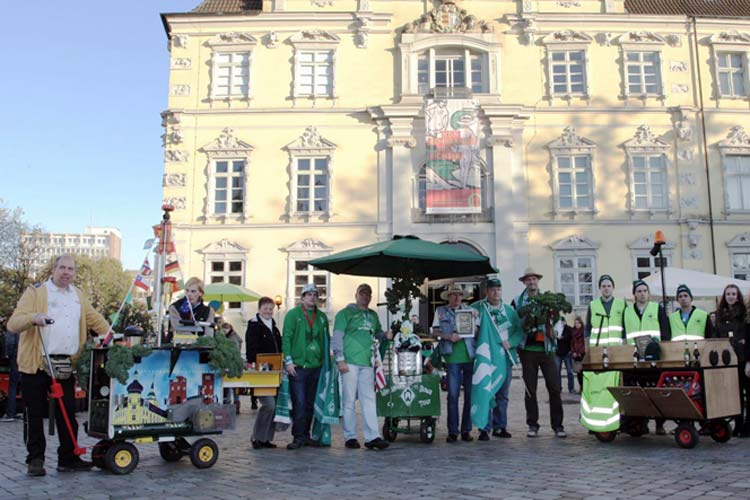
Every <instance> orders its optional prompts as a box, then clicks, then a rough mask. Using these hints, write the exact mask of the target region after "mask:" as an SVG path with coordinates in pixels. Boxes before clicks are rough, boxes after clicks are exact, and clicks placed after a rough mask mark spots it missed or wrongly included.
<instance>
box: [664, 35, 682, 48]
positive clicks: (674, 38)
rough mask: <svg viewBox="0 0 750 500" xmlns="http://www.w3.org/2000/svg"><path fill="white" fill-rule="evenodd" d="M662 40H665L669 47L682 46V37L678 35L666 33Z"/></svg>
mask: <svg viewBox="0 0 750 500" xmlns="http://www.w3.org/2000/svg"><path fill="white" fill-rule="evenodd" d="M664 40H666V41H667V44H668V45H669V46H670V47H682V37H681V36H680V35H674V34H672V35H667V36H665V37H664Z"/></svg>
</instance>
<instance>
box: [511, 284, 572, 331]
mask: <svg viewBox="0 0 750 500" xmlns="http://www.w3.org/2000/svg"><path fill="white" fill-rule="evenodd" d="M572 310H573V306H571V305H570V302H568V301H567V299H566V298H565V294H562V293H554V292H544V293H540V294H538V295H535V296H534V297H528V298H527V302H526V303H525V304H524V305H523V306H522V307H521V308H520V309H519V310H518V315H519V316H520V317H521V318H523V329H524V331H526V332H534V331H536V330H537V328H538V327H540V326H543V325H547V324H548V323H549V324H550V325H553V324H555V323H556V322H557V320H558V319H559V318H560V313H566V314H567V313H570V312H571V311H572Z"/></svg>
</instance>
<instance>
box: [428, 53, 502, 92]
mask: <svg viewBox="0 0 750 500" xmlns="http://www.w3.org/2000/svg"><path fill="white" fill-rule="evenodd" d="M459 60H461V61H463V63H464V69H463V73H464V85H462V86H458V87H457V86H455V85H454V82H453V81H452V80H453V79H454V76H453V75H454V73H455V71H452V68H453V65H454V63H455V61H459ZM475 60H478V61H479V63H480V70H479V71H480V80H479V82H478V83H479V85H480V89H479V90H474V89H473V88H472V86H473V84H474V78H473V76H474V75H473V73H474V71H473V68H472V62H473V61H475ZM423 61H426V62H427V77H428V83H427V88H426V89H425V88H418V89H417V92H418V93H420V94H422V95H424V94H426V93H429V92H430V91H431V90H432V89H434V88H436V87H437V78H436V75H437V62H438V61H446V66H447V67H446V85H444V86H441V87H440V88H468V89H469V90H471V92H472V93H475V94H486V93H488V92H489V75H488V71H487V70H488V66H489V60H488V57H487V53H486V52H479V51H473V50H470V49H468V48H465V47H446V46H443V47H430V48H429V49H427V50H426V51H425V52H423V53H422V54H420V55H419V57H418V59H417V81H418V82H419V76H420V74H421V70H420V69H419V65H420V63H422V62H423ZM448 67H450V68H451V69H448ZM417 84H418V85H419V83H417Z"/></svg>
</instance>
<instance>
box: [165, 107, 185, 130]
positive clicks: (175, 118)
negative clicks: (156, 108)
mask: <svg viewBox="0 0 750 500" xmlns="http://www.w3.org/2000/svg"><path fill="white" fill-rule="evenodd" d="M160 116H161V126H162V127H166V126H168V125H179V124H180V122H181V121H182V113H179V112H175V111H172V110H171V109H165V110H164V111H162V112H161V113H160Z"/></svg>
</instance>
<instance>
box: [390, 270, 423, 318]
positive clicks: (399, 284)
mask: <svg viewBox="0 0 750 500" xmlns="http://www.w3.org/2000/svg"><path fill="white" fill-rule="evenodd" d="M423 282H424V277H419V276H415V275H410V276H406V277H401V278H393V280H392V282H391V287H390V288H389V289H388V290H386V291H385V300H386V304H387V306H386V307H387V308H388V312H390V313H391V314H393V315H394V320H393V322H392V323H391V330H392V331H394V332H397V331H399V330H400V329H401V323H403V322H404V320H405V319H407V315H408V313H409V311H411V304H412V301H413V300H418V299H420V298H425V297H424V295H422V292H421V290H420V288H419V287H420V286H421V285H422V283H423ZM402 300H403V301H404V307H403V309H402V308H401V307H400V304H401V301H402ZM399 312H400V313H401V315H400V316H398V313H399Z"/></svg>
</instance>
